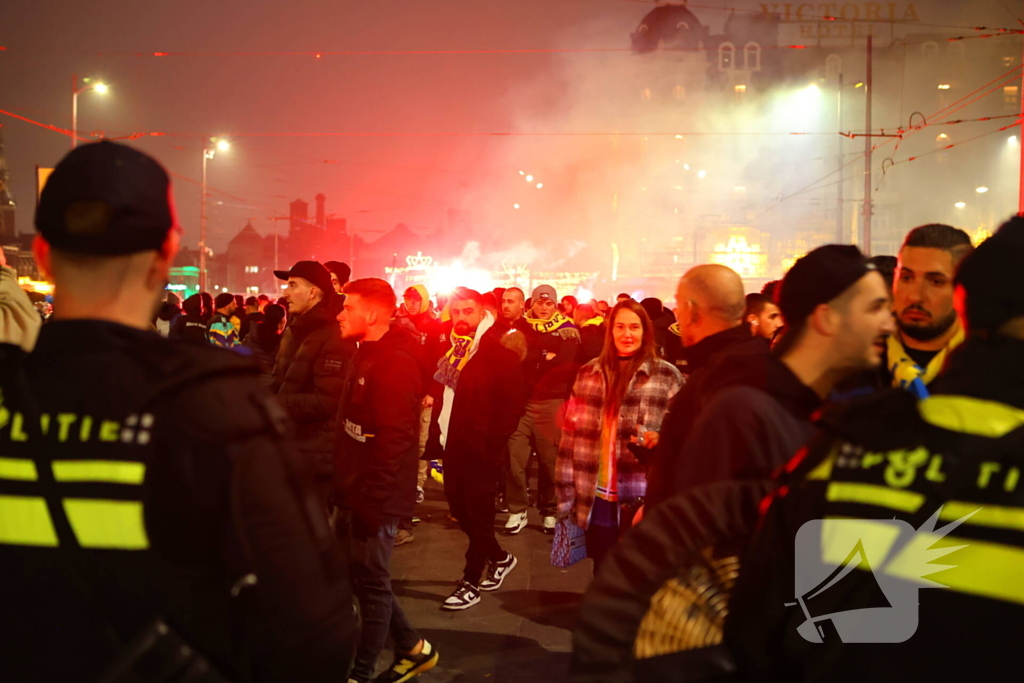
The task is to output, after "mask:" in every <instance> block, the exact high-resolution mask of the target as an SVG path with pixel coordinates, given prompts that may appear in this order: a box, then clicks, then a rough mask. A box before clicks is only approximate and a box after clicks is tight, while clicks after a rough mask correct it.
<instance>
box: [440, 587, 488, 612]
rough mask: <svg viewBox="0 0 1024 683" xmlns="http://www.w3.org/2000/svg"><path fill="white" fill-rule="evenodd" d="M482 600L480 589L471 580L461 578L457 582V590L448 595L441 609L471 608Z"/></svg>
mask: <svg viewBox="0 0 1024 683" xmlns="http://www.w3.org/2000/svg"><path fill="white" fill-rule="evenodd" d="M479 602H480V589H478V588H477V587H476V586H474V585H473V584H471V583H470V582H469V581H464V580H460V581H459V582H458V584H456V588H455V592H454V593H452V594H451V595H449V596H448V599H447V600H445V601H444V604H442V605H441V609H443V610H447V611H449V612H455V611H459V610H464V609H469V608H470V607H472V606H473V605H476V604H477V603H479Z"/></svg>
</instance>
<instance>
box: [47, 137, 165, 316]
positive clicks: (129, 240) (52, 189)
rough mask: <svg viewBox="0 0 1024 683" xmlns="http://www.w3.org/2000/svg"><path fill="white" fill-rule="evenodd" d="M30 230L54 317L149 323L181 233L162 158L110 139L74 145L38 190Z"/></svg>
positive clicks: (160, 297) (162, 291) (160, 296)
mask: <svg viewBox="0 0 1024 683" xmlns="http://www.w3.org/2000/svg"><path fill="white" fill-rule="evenodd" d="M36 228H37V230H38V234H37V235H36V238H35V241H34V243H33V247H32V249H33V253H34V254H35V258H36V263H37V264H38V265H39V267H40V269H41V270H42V271H43V272H44V273H45V274H46V275H47V276H48V277H50V278H51V279H52V280H53V282H54V285H55V290H54V304H55V306H54V316H55V318H57V319H94V320H108V321H112V322H117V323H121V324H123V325H129V326H132V327H138V328H142V329H148V328H149V325H150V321H151V319H152V316H153V313H154V311H155V310H156V307H157V306H158V305H159V303H160V300H161V299H162V298H163V295H164V287H165V286H166V284H167V279H168V275H169V273H170V268H171V265H172V264H173V263H174V258H175V256H177V253H178V246H179V235H180V232H181V230H180V228H179V227H178V223H177V220H176V218H175V211H174V203H173V200H172V198H171V183H170V178H169V177H168V175H167V172H166V171H165V170H164V169H163V168H162V167H161V166H160V164H158V163H157V162H156V161H154V160H153V159H152V158H150V157H148V156H146V155H145V154H143V153H142V152H139V151H138V150H136V149H133V148H131V147H128V146H126V145H121V144H117V143H113V142H106V141H104V142H97V143H93V144H89V145H82V146H81V147H78V148H77V149H76V150H74V151H72V152H71V153H70V154H68V155H67V156H66V157H64V159H63V160H62V161H61V162H60V163H59V164H58V165H57V167H56V168H55V169H54V171H53V174H52V175H51V176H50V179H49V181H48V182H47V184H46V187H45V188H44V189H43V192H42V195H41V197H40V200H39V207H38V209H37V210H36Z"/></svg>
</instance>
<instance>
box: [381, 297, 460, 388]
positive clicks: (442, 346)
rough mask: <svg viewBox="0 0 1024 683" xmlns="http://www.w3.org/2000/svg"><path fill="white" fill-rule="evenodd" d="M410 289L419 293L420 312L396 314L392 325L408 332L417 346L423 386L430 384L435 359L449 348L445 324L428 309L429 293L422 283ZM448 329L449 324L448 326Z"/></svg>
mask: <svg viewBox="0 0 1024 683" xmlns="http://www.w3.org/2000/svg"><path fill="white" fill-rule="evenodd" d="M411 289H413V290H415V291H416V293H417V294H419V296H420V299H421V301H422V302H423V305H422V309H423V310H421V312H420V313H417V314H416V315H408V314H403V315H398V316H396V317H395V320H394V323H393V324H394V325H395V326H397V327H400V328H402V329H403V330H406V331H407V332H410V333H411V334H412V336H413V338H414V339H415V340H416V342H417V344H418V346H419V348H418V349H417V350H416V360H417V362H418V363H419V365H420V369H421V370H422V371H423V381H424V383H425V384H424V386H428V387H429V386H430V385H431V382H432V381H433V378H434V373H435V372H436V371H437V361H438V359H439V358H441V356H443V355H444V354H445V352H447V351H448V349H449V348H451V343H450V342H449V341H448V334H447V333H446V331H445V324H444V323H442V322H441V321H440V320H438V319H437V318H436V317H435V316H434V314H433V312H432V311H431V310H430V293H429V292H428V291H427V288H426V287H424V286H423V285H413V286H412V287H411ZM449 331H450V326H449Z"/></svg>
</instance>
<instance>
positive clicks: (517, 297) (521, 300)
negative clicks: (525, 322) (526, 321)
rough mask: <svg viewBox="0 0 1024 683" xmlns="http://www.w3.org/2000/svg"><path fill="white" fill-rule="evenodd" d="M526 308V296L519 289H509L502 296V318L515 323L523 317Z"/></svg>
mask: <svg viewBox="0 0 1024 683" xmlns="http://www.w3.org/2000/svg"><path fill="white" fill-rule="evenodd" d="M524 308H526V295H525V294H523V290H521V289H519V288H518V287H509V288H508V289H506V290H505V291H504V292H503V293H502V295H501V317H502V318H504V319H505V320H507V321H509V322H515V321H516V320H519V319H520V318H522V317H523V309H524Z"/></svg>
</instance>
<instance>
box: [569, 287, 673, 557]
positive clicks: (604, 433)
mask: <svg viewBox="0 0 1024 683" xmlns="http://www.w3.org/2000/svg"><path fill="white" fill-rule="evenodd" d="M608 320H609V323H608V331H607V332H606V334H605V340H604V348H603V349H602V351H601V355H600V356H599V357H598V358H597V359H595V360H592V361H590V362H589V363H587V364H586V365H584V366H583V367H582V368H581V369H580V372H579V374H578V375H577V376H576V383H575V385H574V386H573V390H572V396H571V397H570V398H569V402H568V403H567V404H566V408H565V426H564V427H563V431H562V439H561V443H560V446H559V453H558V464H557V468H556V478H557V481H556V490H557V493H558V514H559V518H562V519H564V518H566V517H570V515H571V520H572V521H573V522H574V523H575V524H576V525H578V526H579V527H580V528H582V529H584V530H586V540H587V555H588V556H589V557H592V558H593V559H594V571H595V572H596V571H597V567H598V565H599V564H600V562H601V560H602V559H603V558H604V556H605V554H606V553H607V552H608V550H609V549H610V548H611V547H612V546H613V545H614V544H615V543H616V542H617V541H618V538H619V529H620V528H621V527H622V526H628V524H629V522H630V521H632V515H633V513H635V511H636V508H637V507H638V506H639V504H640V502H641V501H642V499H643V497H644V494H645V493H646V491H647V468H646V460H647V458H646V457H644V456H645V455H646V453H647V452H648V451H649V449H653V448H654V446H655V445H657V443H658V431H659V430H660V429H661V421H662V419H663V418H664V416H665V413H666V412H667V411H668V405H669V401H670V400H671V399H672V397H673V396H674V395H675V394H676V392H677V391H679V389H680V387H682V385H683V376H682V375H681V374H680V373H679V371H678V370H676V369H675V367H673V366H672V365H671V364H670V363H667V362H665V361H663V360H661V359H660V358H658V354H657V346H656V343H655V338H654V325H653V323H652V322H651V319H650V317H648V315H647V313H646V311H644V309H643V308H642V307H641V306H640V304H638V303H637V302H635V301H632V300H627V301H623V302H622V303H620V304H618V305H617V306H616V307H615V308H614V309H613V310H612V312H611V315H610V316H609V318H608ZM631 446H632V447H631Z"/></svg>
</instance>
